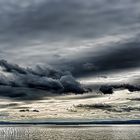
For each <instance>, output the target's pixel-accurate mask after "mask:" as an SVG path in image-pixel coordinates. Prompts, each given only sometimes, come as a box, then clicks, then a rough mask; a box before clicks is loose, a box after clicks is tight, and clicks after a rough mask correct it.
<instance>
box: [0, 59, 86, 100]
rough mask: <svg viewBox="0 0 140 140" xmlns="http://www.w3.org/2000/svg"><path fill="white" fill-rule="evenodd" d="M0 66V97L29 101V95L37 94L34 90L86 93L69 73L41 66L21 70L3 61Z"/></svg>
mask: <svg viewBox="0 0 140 140" xmlns="http://www.w3.org/2000/svg"><path fill="white" fill-rule="evenodd" d="M0 66H1V67H2V71H3V72H1V73H3V75H2V74H1V76H0V91H1V92H0V93H1V94H0V96H6V97H7V96H8V97H13V98H16V97H17V98H21V99H24V98H26V99H27V97H29V100H30V99H31V97H30V96H31V95H34V94H38V93H36V92H35V90H34V89H37V90H38V91H39V90H43V91H46V92H47V91H48V92H49V91H50V92H52V93H53V92H55V93H56V94H61V93H66V92H73V93H83V92H86V89H85V88H84V87H83V86H82V85H81V84H80V83H79V82H77V81H76V80H75V79H74V77H73V76H72V75H71V73H70V72H63V71H58V70H55V69H53V68H49V67H41V66H37V67H36V69H31V68H30V69H29V68H22V67H20V66H18V65H15V64H10V63H8V62H7V61H5V60H1V61H0ZM30 92H31V95H30ZM33 92H35V93H33ZM34 96H35V97H34ZM34 96H33V97H32V99H34V98H35V99H36V98H37V97H42V95H40V96H39V95H34ZM44 96H45V95H44Z"/></svg>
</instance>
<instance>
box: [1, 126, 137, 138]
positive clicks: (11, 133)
mask: <svg viewBox="0 0 140 140" xmlns="http://www.w3.org/2000/svg"><path fill="white" fill-rule="evenodd" d="M0 140H140V126H134V125H133V126H132V125H130V126H127V125H125V126H81V127H80V126H78V127H75V126H71V127H70V126H68V127H65V126H63V127H58V126H57V127H54V126H45V125H42V126H0Z"/></svg>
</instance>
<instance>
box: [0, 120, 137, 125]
mask: <svg viewBox="0 0 140 140" xmlns="http://www.w3.org/2000/svg"><path fill="white" fill-rule="evenodd" d="M0 125H62V126H70V125H77V126H78V125H140V120H97V121H43V122H39V121H37V122H32V121H31V122H29V121H28V122H21V121H19V122H10V121H7V122H6V121H0Z"/></svg>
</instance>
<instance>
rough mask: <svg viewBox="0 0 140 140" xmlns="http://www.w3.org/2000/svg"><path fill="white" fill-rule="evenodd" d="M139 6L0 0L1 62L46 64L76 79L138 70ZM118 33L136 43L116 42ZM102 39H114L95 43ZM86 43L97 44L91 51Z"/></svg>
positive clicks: (115, 1) (95, 0) (128, 1)
mask: <svg viewBox="0 0 140 140" xmlns="http://www.w3.org/2000/svg"><path fill="white" fill-rule="evenodd" d="M139 5H140V1H138V0H123V1H122V0H86V1H85V0H24V1H20V0H12V1H9V0H1V1H0V54H1V55H0V58H5V59H7V60H10V61H11V62H17V63H20V64H25V65H26V64H28V63H29V64H32V63H40V62H41V63H50V64H52V65H55V66H56V67H60V66H61V67H65V68H66V69H70V70H73V73H74V74H75V75H80V76H83V75H84V74H88V73H90V72H91V73H92V72H93V71H112V70H118V69H124V68H131V67H139V60H140V59H139V56H140V55H139V48H140V47H139V41H138V40H136V39H135V38H139V35H138V36H137V33H138V34H139V33H140V31H139V29H140V24H139V23H140V18H139V17H140V6H139ZM122 34H123V35H125V36H126V37H127V36H130V35H132V38H133V37H134V39H133V40H129V39H131V37H128V41H127V42H125V43H124V41H123V39H120V40H119V41H117V43H116V41H114V40H115V36H116V35H118V36H121V35H122ZM106 36H114V39H112V40H111V41H110V42H109V44H105V43H104V44H102V45H100V43H99V44H98V45H95V43H96V41H97V40H96V39H98V40H99V42H101V40H102V39H104V38H106ZM89 40H93V42H94V41H95V42H94V43H93V42H92V43H91V45H90V47H89V45H88V41H89ZM83 41H85V42H86V41H87V43H85V44H84V43H83ZM52 42H53V43H52ZM83 44H84V45H83ZM110 46H115V47H114V48H111V49H110ZM100 48H104V49H103V50H102V49H101V50H100ZM87 50H88V51H87ZM131 52H132V53H133V54H132V53H131ZM118 55H119V56H120V57H119V58H118ZM27 60H28V61H27ZM87 64H88V68H85V66H87ZM79 67H80V69H79ZM93 73H94V72H93Z"/></svg>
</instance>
